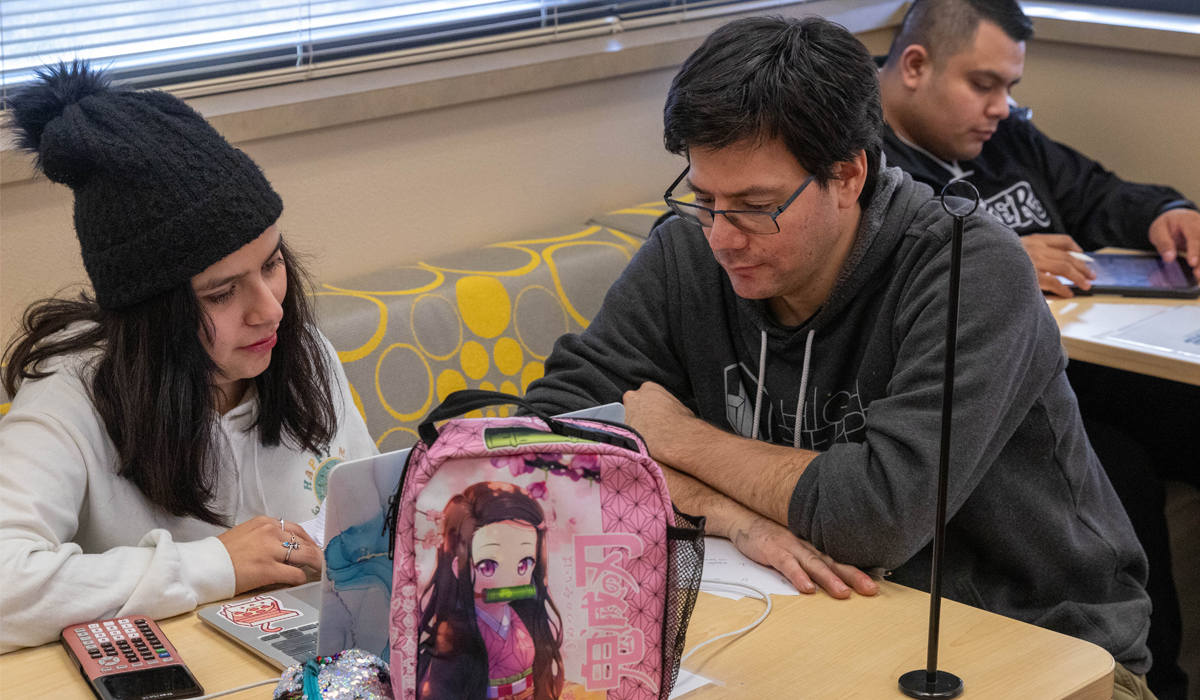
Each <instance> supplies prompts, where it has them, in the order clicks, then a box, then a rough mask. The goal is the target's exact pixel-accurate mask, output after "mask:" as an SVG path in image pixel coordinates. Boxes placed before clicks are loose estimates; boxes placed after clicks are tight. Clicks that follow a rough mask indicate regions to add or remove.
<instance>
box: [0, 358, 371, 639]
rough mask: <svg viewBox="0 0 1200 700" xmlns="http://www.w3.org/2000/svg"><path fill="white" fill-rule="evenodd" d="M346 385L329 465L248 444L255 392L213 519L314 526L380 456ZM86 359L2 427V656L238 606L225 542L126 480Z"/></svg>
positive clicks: (234, 436)
mask: <svg viewBox="0 0 1200 700" xmlns="http://www.w3.org/2000/svg"><path fill="white" fill-rule="evenodd" d="M321 340H322V341H323V342H324V345H325V348H326V352H327V353H328V355H329V358H330V365H331V366H332V368H333V374H334V381H333V384H334V387H333V388H334V406H335V407H336V409H337V413H338V431H337V434H336V436H335V437H334V439H333V441H332V442H331V444H330V446H329V449H328V452H327V453H326V454H320V455H318V454H309V453H300V452H297V451H295V450H293V449H291V448H289V447H287V446H286V445H281V446H278V447H272V448H267V447H264V446H263V445H262V444H260V442H259V440H258V433H257V432H256V431H255V432H247V430H248V428H249V426H250V424H251V422H252V421H253V418H254V413H255V411H256V408H257V394H256V392H255V391H254V389H253V388H251V389H250V390H249V391H248V392H247V396H246V397H245V398H244V399H243V401H242V403H241V404H240V405H238V406H237V407H236V408H234V409H233V410H232V411H230V412H228V413H227V414H225V415H224V416H221V418H220V419H219V422H218V428H217V430H216V431H215V433H214V438H215V439H216V440H217V441H218V445H220V447H218V455H219V456H218V461H219V464H220V468H221V471H220V473H219V476H218V483H217V491H216V497H215V499H214V501H213V502H212V507H213V509H214V510H216V512H218V513H222V514H225V515H227V516H231V519H232V522H235V523H241V522H244V521H246V520H249V519H250V518H253V517H254V516H257V515H269V516H271V517H272V518H284V519H286V520H289V521H291V522H302V521H305V520H308V519H310V518H312V517H313V515H314V514H315V513H316V512H317V511H318V509H319V506H320V503H321V500H322V499H324V497H325V481H326V479H327V478H328V476H329V472H330V470H332V469H333V467H334V466H336V465H337V464H339V463H341V462H343V461H348V460H352V459H360V458H362V457H368V456H371V455H375V454H378V453H379V450H378V449H377V448H376V447H375V443H374V441H372V439H371V436H370V434H369V433H368V432H367V426H366V424H365V423H364V422H363V419H362V416H361V415H360V414H359V412H358V411H357V409H356V408H355V407H354V405H353V403H352V402H351V399H350V396H351V394H350V391H349V386H348V384H347V381H346V374H345V372H344V371H343V370H342V367H341V364H340V363H339V362H338V360H337V355H336V354H335V352H334V350H333V347H332V346H331V345H330V344H329V341H328V340H326V339H325V338H324V337H323V336H322V337H321ZM85 359H86V355H85V354H78V355H72V356H68V357H65V358H55V359H54V360H53V361H51V362H49V363H47V364H46V367H47V368H48V369H52V370H55V371H54V374H53V375H51V376H49V377H46V378H45V379H39V380H26V381H25V382H24V383H23V384H22V385H21V388H20V390H19V391H18V392H17V395H16V396H15V397H14V398H13V402H12V407H11V409H10V410H9V412H8V415H6V416H5V417H4V418H3V419H2V420H0V462H2V464H0V653H4V652H8V651H12V650H13V649H16V648H19V647H23V646H34V645H38V644H44V643H46V642H49V641H52V640H53V639H55V638H56V637H57V635H58V633H59V632H60V631H61V630H62V629H63V628H64V627H66V626H68V625H72V624H76V623H80V622H87V621H90V620H95V619H102V618H111V617H120V616H126V615H133V614H139V615H147V616H149V617H152V618H162V617H168V616H170V615H177V614H179V613H183V612H187V611H189V610H192V609H193V608H195V607H196V606H198V605H202V604H204V603H208V602H212V601H215V600H222V599H224V598H229V597H230V596H232V595H233V594H234V574H233V563H232V562H231V561H230V559H229V554H228V552H226V551H225V546H224V545H222V544H221V542H220V540H218V539H217V538H216V536H217V535H219V534H221V533H222V532H224V528H221V527H218V526H215V525H209V524H207V523H204V522H201V521H199V520H196V519H194V518H180V517H174V516H170V515H166V514H164V513H162V512H161V511H160V510H158V509H157V508H156V507H154V506H152V505H151V504H150V502H149V501H147V499H146V497H145V496H143V495H142V493H141V491H139V490H138V489H137V487H136V486H134V485H133V483H132V482H130V481H128V480H126V479H124V478H121V477H119V476H117V474H116V463H117V453H116V448H115V446H114V445H113V442H112V440H111V439H109V437H108V433H107V432H106V431H105V428H104V423H103V421H102V420H101V419H100V416H99V414H97V413H96V409H95V406H94V405H93V404H92V401H91V399H90V398H89V397H88V393H87V389H86V388H85V387H86V385H85V383H84V382H85V381H90V378H91V376H92V373H91V372H90V371H89V370H88V369H87V368H88V366H89V363H87V362H86V361H85Z"/></svg>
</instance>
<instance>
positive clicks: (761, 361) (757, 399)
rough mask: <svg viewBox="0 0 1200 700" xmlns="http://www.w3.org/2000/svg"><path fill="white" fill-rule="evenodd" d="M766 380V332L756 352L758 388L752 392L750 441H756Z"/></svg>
mask: <svg viewBox="0 0 1200 700" xmlns="http://www.w3.org/2000/svg"><path fill="white" fill-rule="evenodd" d="M766 378H767V332H766V331H763V332H762V347H761V348H759V351H758V388H757V389H755V390H754V425H753V426H751V428H750V439H751V440H757V439H758V417H759V415H760V413H761V410H762V395H763V381H764V380H765V379H766Z"/></svg>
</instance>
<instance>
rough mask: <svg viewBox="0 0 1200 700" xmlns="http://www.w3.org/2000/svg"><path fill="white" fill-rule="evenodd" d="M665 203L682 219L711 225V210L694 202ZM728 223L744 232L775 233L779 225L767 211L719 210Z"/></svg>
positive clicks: (705, 225) (670, 201)
mask: <svg viewBox="0 0 1200 700" xmlns="http://www.w3.org/2000/svg"><path fill="white" fill-rule="evenodd" d="M667 204H669V205H670V206H671V208H672V209H674V210H675V213H676V214H679V216H681V217H683V218H684V219H686V220H688V221H691V222H692V223H695V224H700V225H701V226H703V227H704V228H709V227H710V226H712V225H713V214H712V211H711V210H709V209H706V208H704V207H701V206H698V205H695V204H686V203H684V202H679V201H675V200H668V201H667ZM721 215H722V216H724V217H725V218H726V219H727V220H728V221H729V223H731V224H733V225H734V226H736V227H738V228H739V229H741V230H742V231H745V232H746V233H777V232H778V231H779V227H778V226H777V225H776V224H775V219H773V218H771V215H770V214H769V213H767V212H761V213H759V212H739V211H730V212H721Z"/></svg>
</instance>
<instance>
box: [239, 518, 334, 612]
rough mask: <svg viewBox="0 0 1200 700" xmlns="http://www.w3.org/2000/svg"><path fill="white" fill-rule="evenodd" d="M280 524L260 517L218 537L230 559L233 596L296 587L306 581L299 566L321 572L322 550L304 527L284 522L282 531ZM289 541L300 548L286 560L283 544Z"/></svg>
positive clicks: (286, 552) (277, 521)
mask: <svg viewBox="0 0 1200 700" xmlns="http://www.w3.org/2000/svg"><path fill="white" fill-rule="evenodd" d="M279 522H280V521H279V520H278V519H276V518H269V517H267V516H265V515H260V516H258V517H256V518H252V519H250V520H247V521H246V522H244V523H242V524H241V525H236V526H234V527H232V528H230V529H228V530H226V531H225V532H224V533H222V534H220V535H218V536H217V539H219V540H221V544H223V545H225V549H226V551H228V552H229V558H230V559H232V560H233V575H234V580H235V581H236V585H235V588H236V591H235V592H236V593H242V592H244V591H249V590H253V589H255V588H258V587H260V586H269V585H271V584H273V583H285V584H287V585H289V586H299V585H300V584H302V583H304V582H305V581H307V580H308V579H307V577H306V576H305V575H304V571H302V570H301V569H300V568H299V567H301V566H308V567H312V568H313V569H316V570H317V571H320V570H321V566H322V564H323V562H324V558H323V557H322V555H321V548H320V547H318V546H317V543H316V542H313V540H312V538H311V537H309V536H308V533H307V532H305V531H304V528H302V527H300V526H299V525H297V524H296V523H289V522H284V523H283V527H282V528H281V527H280V526H279ZM293 537H294V538H295V539H294V540H293ZM292 541H295V542H296V543H297V544H299V545H300V546H299V547H296V548H294V549H292V550H291V553H292V555H291V556H290V557H288V551H289V550H288V548H287V547H284V546H283V543H284V542H292ZM285 558H287V563H286V564H285V563H284V561H283V560H284V559H285Z"/></svg>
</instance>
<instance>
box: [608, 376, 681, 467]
mask: <svg viewBox="0 0 1200 700" xmlns="http://www.w3.org/2000/svg"><path fill="white" fill-rule="evenodd" d="M621 402H622V403H623V404H625V425H628V426H629V427H631V428H633V429H634V430H636V431H638V433H639V434H640V435H641V436H642V437H643V438H645V439H646V445H647V447H649V448H650V449H651V450H652V451H653V450H654V449H655V447H662V446H663V444H664V443H665V442H666V441H667V440H670V439H671V438H670V434H671V430H672V429H673V428H676V427H678V426H679V422H680V419H686V418H695V417H696V414H694V413H692V412H691V411H689V410H688V408H687V406H684V405H683V404H682V403H680V402H679V399H677V398H675V397H674V396H673V395H672V394H671V392H669V391H667V390H666V389H664V388H662V386H660V385H658V384H655V383H654V382H646V383H645V384H642V386H641V388H639V389H638V390H637V391H627V392H625V396H623V397H622V398H621Z"/></svg>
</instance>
